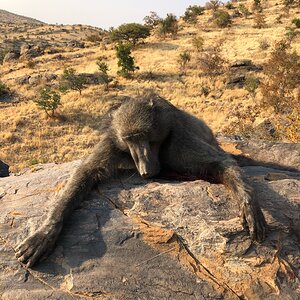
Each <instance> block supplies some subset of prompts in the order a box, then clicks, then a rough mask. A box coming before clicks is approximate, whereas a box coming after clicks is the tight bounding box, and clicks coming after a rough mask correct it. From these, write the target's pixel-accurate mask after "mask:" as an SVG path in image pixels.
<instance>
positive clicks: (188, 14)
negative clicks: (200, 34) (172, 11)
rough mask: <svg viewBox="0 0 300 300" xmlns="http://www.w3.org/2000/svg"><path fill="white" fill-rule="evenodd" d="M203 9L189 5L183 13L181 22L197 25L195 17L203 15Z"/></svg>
mask: <svg viewBox="0 0 300 300" xmlns="http://www.w3.org/2000/svg"><path fill="white" fill-rule="evenodd" d="M204 10H205V8H204V7H202V6H199V5H190V6H189V7H188V8H187V9H186V10H185V13H184V16H183V20H184V21H185V22H187V23H191V24H195V23H197V17H198V16H200V15H203V12H204Z"/></svg>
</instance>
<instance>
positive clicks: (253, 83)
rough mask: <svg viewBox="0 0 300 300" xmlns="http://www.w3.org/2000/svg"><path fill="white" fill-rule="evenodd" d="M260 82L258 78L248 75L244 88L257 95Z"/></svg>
mask: <svg viewBox="0 0 300 300" xmlns="http://www.w3.org/2000/svg"><path fill="white" fill-rule="evenodd" d="M259 84H260V80H259V78H257V77H254V76H251V75H248V76H246V79H245V84H244V88H245V90H247V91H248V92H249V93H250V94H252V95H255V92H256V90H257V88H258V87H259Z"/></svg>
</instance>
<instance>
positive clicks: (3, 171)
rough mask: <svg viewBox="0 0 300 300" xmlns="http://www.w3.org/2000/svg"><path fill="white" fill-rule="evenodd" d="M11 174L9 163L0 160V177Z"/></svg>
mask: <svg viewBox="0 0 300 300" xmlns="http://www.w3.org/2000/svg"><path fill="white" fill-rule="evenodd" d="M7 176H9V165H7V164H6V163H4V162H3V161H2V160H0V177H7Z"/></svg>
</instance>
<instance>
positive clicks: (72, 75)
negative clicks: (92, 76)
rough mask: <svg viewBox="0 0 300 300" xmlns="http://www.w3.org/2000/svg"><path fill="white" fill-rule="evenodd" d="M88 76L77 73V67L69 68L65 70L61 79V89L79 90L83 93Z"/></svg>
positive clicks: (63, 90) (64, 90)
mask: <svg viewBox="0 0 300 300" xmlns="http://www.w3.org/2000/svg"><path fill="white" fill-rule="evenodd" d="M85 84H86V78H85V77H84V75H83V74H79V75H78V74H76V71H75V69H73V68H67V69H65V70H64V73H63V75H62V76H61V81H60V90H61V91H62V92H66V91H68V90H74V91H78V92H79V94H80V95H81V92H82V90H83V89H84V88H85Z"/></svg>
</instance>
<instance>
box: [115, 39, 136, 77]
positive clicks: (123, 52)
mask: <svg viewBox="0 0 300 300" xmlns="http://www.w3.org/2000/svg"><path fill="white" fill-rule="evenodd" d="M131 47H132V46H131V44H129V43H119V44H118V45H117V46H116V48H115V49H116V52H117V58H118V67H119V68H121V69H120V70H119V71H118V74H119V75H121V76H123V77H125V78H129V77H130V76H131V74H132V73H133V72H134V71H135V70H136V69H138V67H136V66H135V64H134V59H133V57H132V56H131Z"/></svg>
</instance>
